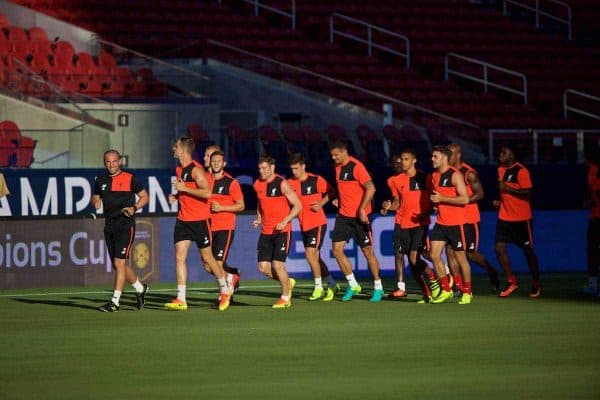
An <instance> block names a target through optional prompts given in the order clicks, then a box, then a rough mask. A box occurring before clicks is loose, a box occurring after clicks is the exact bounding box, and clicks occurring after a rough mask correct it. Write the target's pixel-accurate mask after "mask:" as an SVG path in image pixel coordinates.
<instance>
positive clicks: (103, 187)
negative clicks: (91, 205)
mask: <svg viewBox="0 0 600 400" xmlns="http://www.w3.org/2000/svg"><path fill="white" fill-rule="evenodd" d="M107 186H108V185H107V184H106V183H103V184H102V188H101V189H100V190H102V191H103V192H105V191H106V187H107Z"/></svg>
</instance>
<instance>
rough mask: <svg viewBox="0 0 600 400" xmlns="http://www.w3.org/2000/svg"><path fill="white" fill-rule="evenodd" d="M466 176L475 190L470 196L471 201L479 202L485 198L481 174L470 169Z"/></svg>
mask: <svg viewBox="0 0 600 400" xmlns="http://www.w3.org/2000/svg"><path fill="white" fill-rule="evenodd" d="M465 177H466V178H467V182H469V184H470V185H471V190H473V195H472V196H471V197H470V198H469V203H477V202H478V201H480V200H483V197H484V192H483V184H482V183H481V179H479V176H478V175H477V174H476V173H474V172H473V171H468V172H467V174H466V176H465Z"/></svg>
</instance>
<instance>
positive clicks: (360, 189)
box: [329, 140, 383, 302]
mask: <svg viewBox="0 0 600 400" xmlns="http://www.w3.org/2000/svg"><path fill="white" fill-rule="evenodd" d="M329 151H330V153H331V158H332V159H333V161H334V163H335V180H336V183H337V195H338V199H337V200H338V216H337V217H336V219H335V226H334V228H333V235H332V239H331V240H332V242H333V255H334V256H335V259H336V261H337V263H338V265H339V266H340V269H341V270H342V272H343V273H344V275H345V277H346V280H347V281H348V287H347V288H346V293H345V294H344V296H342V301H349V300H351V299H352V296H354V295H355V294H357V293H360V292H361V290H362V288H361V287H360V285H359V284H358V282H357V281H356V278H355V277H354V274H353V273H352V264H350V260H349V259H348V257H347V256H346V254H344V246H345V244H346V242H347V241H348V240H350V238H354V240H355V241H356V243H357V244H358V246H359V247H360V249H361V251H362V253H363V255H364V256H365V258H366V259H367V263H368V264H369V269H370V270H371V275H372V276H373V284H374V288H373V295H372V296H371V298H370V299H369V301H371V302H379V301H381V299H382V298H383V285H382V283H381V278H380V277H379V261H378V260H377V258H376V257H375V253H374V252H373V236H372V233H371V224H370V222H369V214H370V213H371V201H372V200H373V196H374V195H375V185H374V184H373V181H372V180H371V176H370V175H369V173H368V172H367V169H366V168H365V166H364V165H363V164H362V163H361V162H360V161H358V160H357V159H356V158H354V157H351V156H350V155H349V154H348V145H347V144H346V142H344V141H339V140H337V141H334V142H333V143H332V144H331V145H330V147H329Z"/></svg>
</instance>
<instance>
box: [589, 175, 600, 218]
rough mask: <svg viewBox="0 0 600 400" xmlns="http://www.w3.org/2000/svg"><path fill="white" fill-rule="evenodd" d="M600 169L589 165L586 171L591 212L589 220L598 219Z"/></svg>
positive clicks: (599, 216) (599, 212) (599, 214)
mask: <svg viewBox="0 0 600 400" xmlns="http://www.w3.org/2000/svg"><path fill="white" fill-rule="evenodd" d="M599 172H600V169H599V168H598V166H597V165H595V164H590V168H589V169H588V175H587V181H588V187H589V190H590V199H591V202H592V204H591V206H592V210H591V213H590V218H600V176H599V175H598V173H599Z"/></svg>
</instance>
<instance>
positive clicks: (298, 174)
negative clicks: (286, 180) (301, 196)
mask: <svg viewBox="0 0 600 400" xmlns="http://www.w3.org/2000/svg"><path fill="white" fill-rule="evenodd" d="M288 163H289V165H290V169H291V170H292V174H293V175H294V178H296V179H300V178H302V177H303V176H304V174H306V161H305V160H304V155H302V153H292V154H291V155H290V158H289V159H288Z"/></svg>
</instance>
